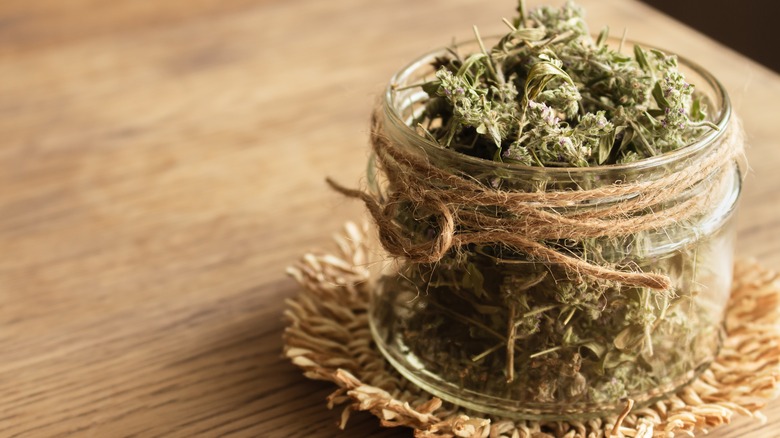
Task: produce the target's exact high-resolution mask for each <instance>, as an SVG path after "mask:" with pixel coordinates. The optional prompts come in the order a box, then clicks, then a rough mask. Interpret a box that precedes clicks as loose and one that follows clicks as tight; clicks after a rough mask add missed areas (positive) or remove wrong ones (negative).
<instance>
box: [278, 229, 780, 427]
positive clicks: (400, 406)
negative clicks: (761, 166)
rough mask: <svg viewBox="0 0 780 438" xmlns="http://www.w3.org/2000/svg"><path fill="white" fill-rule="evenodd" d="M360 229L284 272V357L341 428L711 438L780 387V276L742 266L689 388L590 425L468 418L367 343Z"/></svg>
mask: <svg viewBox="0 0 780 438" xmlns="http://www.w3.org/2000/svg"><path fill="white" fill-rule="evenodd" d="M366 232H367V230H366V229H365V228H363V229H361V228H359V227H357V226H356V225H354V224H351V223H350V224H347V226H346V232H345V233H343V234H339V235H337V236H335V239H336V243H337V244H338V248H339V250H338V251H334V252H332V253H320V254H306V255H305V256H303V257H302V258H301V260H300V261H299V262H298V263H297V264H296V265H295V266H291V267H290V268H288V273H289V274H290V275H291V276H292V277H293V278H295V279H296V280H297V282H298V283H299V284H300V285H301V286H302V288H301V291H300V294H298V295H297V296H296V297H295V298H293V299H289V300H288V301H287V309H286V310H285V316H286V318H287V320H288V322H289V325H288V327H287V329H286V330H285V334H284V337H285V345H284V352H285V355H286V356H287V357H288V358H289V359H290V360H291V361H292V363H293V364H295V365H296V366H298V367H299V368H300V369H301V370H302V371H303V373H304V375H305V376H306V377H308V378H310V379H315V380H323V381H327V382H331V383H333V384H335V385H336V386H337V389H336V390H335V391H334V392H333V393H332V394H331V395H330V396H329V397H328V403H327V406H328V408H331V409H332V408H334V407H336V406H339V405H345V406H346V407H345V408H344V410H343V411H342V414H341V420H340V423H339V426H340V427H341V428H342V429H343V428H344V427H345V426H346V423H347V420H348V419H349V417H350V414H351V413H352V412H354V411H368V412H371V413H372V414H373V415H375V416H376V417H377V418H378V419H379V421H380V423H381V425H382V426H384V427H409V428H412V429H414V432H415V434H414V436H415V437H420V438H448V437H467V438H607V437H634V438H671V437H675V436H693V435H694V433H698V432H703V433H707V432H708V431H711V430H712V429H713V428H715V427H718V426H720V425H724V424H728V423H729V422H730V421H731V419H732V418H733V417H734V416H735V415H742V416H746V417H750V418H753V419H756V420H759V421H766V418H765V417H764V416H763V415H762V414H761V412H760V409H762V408H763V407H764V406H766V404H767V403H768V402H769V400H771V399H773V398H775V397H776V395H777V390H778V388H780V326H778V324H777V321H778V316H780V314H779V312H780V284H778V280H779V278H780V277H779V276H778V274H776V273H774V272H771V271H769V270H767V269H765V268H763V267H761V266H760V265H759V264H757V263H756V262H750V261H740V262H738V263H737V264H736V266H735V268H734V282H733V284H732V291H731V298H730V300H729V305H728V312H727V315H726V321H725V325H724V327H725V333H726V338H725V339H724V341H723V347H722V349H721V351H720V353H719V355H718V357H717V358H716V360H715V362H714V363H713V364H712V365H711V366H710V368H709V369H707V370H706V371H705V372H704V373H703V374H702V375H701V376H699V377H698V378H697V379H696V380H695V381H694V382H692V383H691V384H690V385H688V386H686V387H684V388H682V389H680V390H679V391H677V392H676V393H675V394H671V395H669V396H668V397H666V398H665V399H663V400H661V401H658V402H655V403H653V404H651V405H650V406H647V407H642V408H634V407H633V406H632V403H631V402H628V404H627V405H626V408H625V409H624V411H623V412H622V413H620V415H607V416H604V417H597V418H592V419H588V420H576V419H569V420H565V421H549V422H543V421H530V420H529V421H514V420H509V419H503V418H495V417H494V418H486V417H480V416H473V415H469V414H466V413H465V412H463V411H462V410H460V409H459V408H458V407H456V406H453V405H450V404H447V403H443V402H442V401H441V400H440V399H438V398H435V397H431V396H430V395H428V394H426V393H424V392H423V391H422V390H421V389H419V388H417V387H416V386H414V385H412V384H411V383H410V382H409V381H407V380H405V379H404V378H403V377H401V376H400V375H399V374H398V373H397V372H396V371H395V370H394V369H393V368H392V366H391V365H390V364H389V363H387V362H386V361H385V359H384V358H383V357H382V355H381V354H380V353H379V351H377V349H376V346H375V345H374V344H373V341H372V338H371V332H370V330H369V327H368V314H367V309H366V306H367V303H368V302H369V290H368V287H367V286H368V282H367V279H368V270H367V265H368V261H369V258H368V250H367V248H366V238H365V236H366Z"/></svg>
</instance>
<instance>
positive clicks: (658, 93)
mask: <svg viewBox="0 0 780 438" xmlns="http://www.w3.org/2000/svg"><path fill="white" fill-rule="evenodd" d="M653 99H655V102H656V103H657V104H658V106H659V107H660V108H661V109H664V108H669V107H670V106H671V105H670V104H669V101H668V100H666V97H664V91H663V90H662V89H661V83H660V82H656V83H655V86H654V87H653Z"/></svg>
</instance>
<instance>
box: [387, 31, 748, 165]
mask: <svg viewBox="0 0 780 438" xmlns="http://www.w3.org/2000/svg"><path fill="white" fill-rule="evenodd" d="M498 38H499V37H497V36H491V37H487V38H484V40H487V41H492V40H497V39H498ZM607 40H608V41H610V42H611V43H615V42H621V43H624V44H625V43H627V44H630V45H636V44H640V43H639V42H637V41H633V40H621V39H618V38H614V37H610V38H608V39H607ZM475 43H476V40H468V41H464V42H460V43H456V44H454V45H449V46H444V47H440V48H439V49H436V50H433V51H430V52H427V53H426V54H424V55H422V56H420V57H418V58H416V59H415V60H414V61H412V62H410V63H409V64H407V65H406V66H405V67H403V68H402V69H400V70H398V71H397V72H396V73H395V74H393V76H392V77H391V79H390V82H389V83H388V85H387V87H386V88H385V93H384V99H383V105H384V111H385V116H386V117H388V118H389V119H390V120H391V121H392V122H394V123H396V124H398V125H399V126H403V127H405V128H406V129H407V130H408V131H409V132H410V133H412V134H413V135H414V136H416V137H417V139H419V145H420V146H422V149H423V150H424V151H425V152H426V153H427V152H429V151H435V152H436V153H439V154H444V155H445V156H447V157H449V158H453V159H456V160H458V161H460V162H462V163H464V164H474V165H480V166H485V165H489V166H493V167H495V168H497V169H503V170H507V171H517V172H525V173H540V174H541V173H543V174H545V175H547V176H556V175H558V176H564V175H568V176H571V175H572V174H589V173H599V172H616V171H617V172H620V171H626V172H636V171H642V170H651V169H656V168H659V167H662V166H666V165H669V164H671V163H676V162H680V161H683V160H686V159H688V158H690V157H692V156H695V155H697V154H698V153H700V152H702V151H705V150H706V149H707V148H708V147H710V146H712V145H714V144H717V143H718V140H719V139H720V138H721V137H722V136H723V135H724V134H725V132H726V129H727V128H728V125H729V122H730V120H731V117H732V108H731V101H730V99H729V96H728V93H727V92H726V89H725V87H724V86H723V84H722V83H721V82H720V81H719V80H718V79H717V78H716V77H715V76H713V75H712V73H710V72H709V71H708V70H706V69H705V68H704V67H702V66H700V65H699V64H697V63H695V62H693V61H691V60H689V59H688V58H686V57H684V56H680V55H678V54H676V53H674V52H670V51H667V50H664V49H658V48H656V47H655V46H649V45H645V44H642V47H644V48H648V49H657V50H661V51H663V52H664V53H665V54H667V55H674V56H676V57H677V60H678V63H679V64H680V65H682V66H684V67H685V68H686V69H689V70H692V71H693V72H694V73H695V74H697V75H699V76H701V78H702V79H703V80H704V81H705V83H706V85H708V86H709V87H710V88H711V89H712V91H713V92H714V94H715V98H716V100H715V102H713V103H714V104H719V105H717V106H718V107H719V110H720V111H719V113H718V114H717V117H715V119H714V120H713V121H712V122H713V124H715V125H716V126H717V127H718V129H717V130H712V129H711V130H708V131H707V132H706V133H705V134H703V135H702V136H700V137H698V138H696V139H695V140H693V141H691V142H689V143H687V144H685V145H683V146H681V147H679V148H677V149H675V150H673V151H670V152H665V153H663V154H659V155H656V156H653V157H649V158H643V159H641V160H637V161H634V162H631V163H623V164H609V165H598V166H586V167H574V166H571V167H540V166H528V165H524V164H519V163H505V162H501V161H492V160H486V159H484V158H478V157H473V156H471V155H467V154H463V153H460V152H457V151H455V150H454V149H449V148H445V147H442V145H441V144H439V143H437V142H434V141H431V140H430V139H428V138H425V137H423V136H421V135H419V134H418V133H417V132H415V131H414V130H413V129H412V128H411V127H410V126H409V125H408V124H407V123H406V122H404V120H403V118H402V116H401V115H400V114H399V112H398V108H397V107H396V105H395V101H396V99H395V93H396V92H397V91H398V88H399V84H403V83H404V82H405V81H406V79H408V78H409V76H410V75H411V74H412V73H413V72H415V71H417V70H418V69H420V68H422V67H425V66H427V65H430V64H431V61H433V60H434V59H435V58H436V57H437V56H439V55H441V54H443V53H445V52H449V51H450V50H452V49H453V48H460V47H463V46H466V45H469V44H475ZM697 85H699V84H694V86H697Z"/></svg>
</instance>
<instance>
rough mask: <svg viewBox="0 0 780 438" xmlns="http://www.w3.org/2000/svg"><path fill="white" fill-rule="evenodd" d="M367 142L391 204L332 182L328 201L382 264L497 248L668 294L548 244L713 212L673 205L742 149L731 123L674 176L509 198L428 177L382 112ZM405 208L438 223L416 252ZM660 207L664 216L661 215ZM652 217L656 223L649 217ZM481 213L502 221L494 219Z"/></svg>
mask: <svg viewBox="0 0 780 438" xmlns="http://www.w3.org/2000/svg"><path fill="white" fill-rule="evenodd" d="M370 139H371V147H372V150H373V152H374V154H375V156H376V159H377V162H378V164H379V168H380V170H381V171H382V172H383V173H384V175H385V177H386V178H387V181H388V184H389V187H390V192H389V195H388V196H387V197H383V196H381V195H380V194H378V193H369V192H366V191H362V190H356V189H350V188H346V187H344V186H342V185H340V184H338V183H336V182H335V181H334V180H332V179H330V178H328V179H327V182H328V184H330V186H331V187H332V188H333V189H335V190H336V191H338V192H340V193H342V194H344V195H346V196H348V197H351V198H357V199H360V200H362V201H363V202H364V203H365V205H366V207H367V208H368V211H369V213H370V215H371V217H372V218H373V220H374V222H375V225H376V228H377V230H378V234H379V241H380V243H381V244H382V246H383V248H384V249H385V250H386V251H387V252H388V253H389V254H390V255H392V256H394V257H400V258H405V259H407V260H409V261H411V262H415V263H435V262H437V261H439V260H441V259H442V258H443V257H444V256H445V255H446V254H447V252H448V251H449V250H450V249H452V248H459V247H463V246H466V245H470V244H500V245H504V246H505V247H508V248H510V249H512V250H514V251H517V252H519V253H523V254H526V255H528V256H529V257H531V258H532V259H535V260H538V261H541V262H543V263H547V264H557V265H559V266H562V267H563V268H565V269H566V270H567V271H568V272H572V273H576V274H578V275H585V276H590V277H593V278H597V279H602V280H611V281H617V282H620V283H623V284H627V285H633V286H639V287H648V288H652V289H659V290H666V289H670V288H671V287H672V283H671V280H670V279H669V277H668V276H666V275H662V274H657V273H652V272H637V271H628V270H621V269H618V268H617V267H615V266H603V265H599V264H595V263H592V262H590V261H587V260H585V259H583V258H580V257H578V256H576V255H574V254H571V253H564V252H561V251H560V250H556V249H554V248H552V247H551V246H550V245H549V244H547V243H546V242H550V241H556V240H560V239H567V240H574V241H576V240H581V239H586V238H603V237H618V236H625V235H630V234H634V233H638V232H641V231H647V230H659V229H663V228H664V227H668V226H671V225H674V224H677V223H680V222H682V221H685V220H686V219H689V218H692V217H695V216H697V215H701V214H703V213H706V212H707V211H708V210H709V209H711V208H712V205H713V203H714V202H716V200H715V199H714V198H713V196H712V195H713V192H715V191H714V190H699V191H698V193H695V194H694V195H693V196H690V197H688V198H687V199H684V200H683V201H678V202H675V201H676V200H679V198H680V196H681V195H683V194H684V193H685V192H686V191H689V190H691V189H693V188H694V187H696V186H697V185H698V184H699V183H702V182H703V181H705V180H706V179H708V178H710V177H711V176H712V174H713V172H717V171H719V170H722V169H725V168H726V166H727V165H729V164H730V163H731V162H732V161H734V160H737V159H739V157H741V156H742V153H743V152H742V151H743V145H744V134H743V131H742V129H741V126H740V123H739V121H738V119H737V117H735V116H734V115H733V114H732V116H731V121H730V124H729V125H728V127H727V129H726V130H725V132H723V133H720V138H719V139H717V140H715V141H716V143H717V144H715V145H714V146H713V147H714V148H715V149H714V150H712V151H709V152H705V153H704V157H703V158H701V159H694V160H689V162H688V163H687V165H686V166H685V167H684V168H683V169H681V170H679V171H674V172H669V173H667V174H665V175H662V176H660V177H658V178H654V179H648V180H637V181H631V182H622V183H621V182H615V183H613V184H611V185H606V186H603V187H598V188H594V189H578V190H551V191H542V190H540V191H508V190H502V189H501V188H494V187H490V186H488V185H485V184H483V183H481V182H480V181H477V180H475V179H474V178H472V177H470V176H468V175H464V174H459V173H455V172H450V171H448V170H445V169H442V168H439V167H436V166H434V165H432V164H431V163H430V161H429V160H428V158H427V157H426V156H425V155H424V153H414V152H411V151H409V150H408V149H409V147H408V146H405V145H401V144H398V143H396V142H394V141H393V140H392V139H391V138H390V137H389V136H388V135H387V134H386V133H385V130H384V120H383V116H382V112H381V109H380V108H377V109H376V110H375V111H374V112H373V114H372V118H371V137H370ZM606 198H612V199H624V200H623V201H621V202H612V203H609V204H607V205H606V206H604V207H600V208H596V209H590V210H584V211H583V209H576V208H575V209H562V208H561V207H572V206H577V205H586V204H588V203H594V202H598V201H603V200H604V199H606ZM404 202H410V203H411V205H414V206H421V207H424V208H425V209H426V210H427V211H430V212H431V217H432V218H434V219H435V221H436V223H437V228H438V233H437V234H436V236H434V237H433V238H432V239H430V240H427V241H423V242H419V241H418V240H413V239H412V238H411V237H410V236H409V235H408V234H409V233H408V232H405V230H404V227H403V226H402V225H400V224H399V223H397V221H396V220H395V218H396V216H397V208H399V206H400V205H402V204H403V203H404ZM666 203H671V206H670V207H669V206H665V205H664V204H666ZM654 207H656V210H658V211H659V212H658V213H647V212H648V211H650V212H652V211H653V210H654ZM567 210H570V211H567ZM486 211H487V212H489V211H502V212H505V214H502V215H501V216H497V215H495V214H488V213H485V212H486Z"/></svg>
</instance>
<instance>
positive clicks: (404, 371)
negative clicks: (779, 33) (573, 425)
mask: <svg viewBox="0 0 780 438" xmlns="http://www.w3.org/2000/svg"><path fill="white" fill-rule="evenodd" d="M368 319H369V327H370V329H371V336H372V338H373V340H374V343H375V344H376V346H377V349H378V350H379V351H380V352H381V353H382V356H384V358H385V359H386V360H387V361H388V362H389V363H390V364H391V365H392V366H393V368H394V369H395V370H396V371H398V373H399V374H401V375H402V376H403V377H404V378H405V379H407V380H408V381H410V382H411V383H413V384H414V385H416V386H417V387H419V388H420V389H422V390H423V391H425V392H427V393H429V394H431V395H433V396H435V397H438V398H440V399H442V400H444V401H447V402H450V403H453V404H455V405H457V406H460V407H463V408H465V409H466V410H471V411H475V412H479V413H482V414H488V415H492V416H497V417H503V418H510V419H514V420H534V421H564V420H572V419H583V420H587V419H592V418H603V417H604V416H608V415H617V414H619V413H621V412H622V411H623V410H624V409H625V406H626V403H627V401H626V399H619V400H615V401H614V402H613V403H574V404H568V405H567V406H566V408H562V407H561V406H560V404H555V405H553V404H547V405H545V404H543V403H528V402H527V401H522V402H521V401H516V400H509V399H505V398H500V397H493V396H489V395H486V394H481V393H479V392H476V391H472V390H468V389H465V388H462V387H460V386H458V385H455V384H453V383H451V382H447V381H444V380H442V379H441V378H440V377H439V376H437V375H436V374H434V373H431V372H430V371H428V370H426V369H425V368H424V367H423V366H419V367H414V366H413V365H412V364H413V363H421V361H420V360H419V359H418V358H416V356H415V355H414V353H412V352H409V353H407V354H405V355H403V354H400V353H398V352H397V351H396V349H393V348H390V347H389V346H388V345H386V344H385V342H383V341H382V336H381V335H380V333H379V331H378V329H377V327H376V325H375V321H374V319H373V318H368ZM719 344H720V343H719ZM719 350H720V345H718V348H717V349H716V351H715V354H714V355H713V357H712V358H710V359H709V360H707V361H706V362H703V363H701V364H700V365H699V366H698V367H696V368H695V369H693V370H691V371H689V372H687V373H685V374H684V375H683V376H681V377H679V378H678V379H677V380H675V381H673V382H670V383H668V384H665V385H662V386H660V387H658V388H656V389H655V390H654V391H652V392H649V393H646V394H642V396H641V397H632V399H633V401H634V409H641V408H643V407H645V406H649V405H652V404H653V403H655V402H657V401H659V400H662V399H664V398H666V397H667V396H668V395H669V394H672V393H675V392H677V391H678V390H680V389H681V388H683V387H685V386H687V385H689V384H691V383H692V382H693V381H695V380H696V379H697V378H699V376H701V374H702V373H704V371H706V370H707V369H708V368H709V367H710V365H711V364H712V362H714V360H715V358H716V357H717V355H718V352H719Z"/></svg>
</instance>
